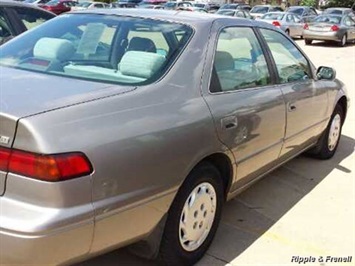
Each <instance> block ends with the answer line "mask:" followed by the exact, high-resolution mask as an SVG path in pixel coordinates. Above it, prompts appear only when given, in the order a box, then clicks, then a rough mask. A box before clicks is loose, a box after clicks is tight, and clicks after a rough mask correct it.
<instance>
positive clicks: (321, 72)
mask: <svg viewBox="0 0 355 266" xmlns="http://www.w3.org/2000/svg"><path fill="white" fill-rule="evenodd" d="M335 76H336V72H335V70H334V69H333V68H331V67H326V66H320V67H319V68H318V69H317V78H318V79H326V80H333V79H335Z"/></svg>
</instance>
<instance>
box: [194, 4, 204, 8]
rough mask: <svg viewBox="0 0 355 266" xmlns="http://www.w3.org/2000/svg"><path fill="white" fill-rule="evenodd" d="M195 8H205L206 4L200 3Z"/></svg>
mask: <svg viewBox="0 0 355 266" xmlns="http://www.w3.org/2000/svg"><path fill="white" fill-rule="evenodd" d="M194 6H195V7H199V8H205V6H206V5H205V4H199V3H196V4H194Z"/></svg>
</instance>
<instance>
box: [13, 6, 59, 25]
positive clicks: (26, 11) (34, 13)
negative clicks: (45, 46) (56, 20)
mask: <svg viewBox="0 0 355 266" xmlns="http://www.w3.org/2000/svg"><path fill="white" fill-rule="evenodd" d="M14 10H15V11H16V13H17V15H18V17H19V18H20V19H21V21H22V23H23V24H24V25H25V27H26V29H28V30H29V29H32V28H33V27H36V26H39V25H41V24H42V23H44V22H46V21H47V20H50V19H51V18H53V17H54V16H53V15H50V14H48V13H47V12H42V11H41V10H36V9H31V8H24V7H15V8H14Z"/></svg>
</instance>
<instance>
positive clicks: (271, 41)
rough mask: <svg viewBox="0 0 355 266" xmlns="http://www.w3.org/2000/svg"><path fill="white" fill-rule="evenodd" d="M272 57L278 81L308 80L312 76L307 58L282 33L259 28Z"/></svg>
mask: <svg viewBox="0 0 355 266" xmlns="http://www.w3.org/2000/svg"><path fill="white" fill-rule="evenodd" d="M261 33H262V34H263V36H264V38H265V40H266V42H267V44H268V46H269V48H270V51H271V54H272V56H273V58H274V61H275V64H276V68H277V72H278V76H279V81H280V83H289V82H296V81H304V80H308V79H310V78H311V77H312V75H311V69H310V67H309V64H308V61H307V59H306V58H305V57H304V55H303V54H302V53H301V52H300V51H299V50H298V49H297V47H296V46H295V45H294V44H293V43H292V42H291V41H290V40H289V39H288V38H286V37H285V36H284V35H282V34H281V33H279V32H276V31H273V30H266V29H261Z"/></svg>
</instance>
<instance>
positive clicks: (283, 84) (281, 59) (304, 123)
mask: <svg viewBox="0 0 355 266" xmlns="http://www.w3.org/2000/svg"><path fill="white" fill-rule="evenodd" d="M260 32H261V34H262V36H263V37H264V39H265V41H266V43H267V45H268V48H269V49H270V52H271V55H272V57H273V60H274V62H275V66H276V72H277V75H278V79H279V80H278V83H279V86H278V87H279V88H280V89H281V91H282V93H283V95H284V97H285V101H286V108H287V126H286V135H285V144H284V147H283V149H282V153H281V155H286V154H288V153H289V155H292V154H295V153H297V152H299V151H301V150H303V149H304V148H305V147H307V146H308V145H309V144H311V143H312V142H313V141H314V140H315V138H316V137H317V136H318V135H319V134H320V133H321V132H322V131H323V130H324V128H325V127H326V125H327V122H328V119H329V118H328V117H327V115H328V90H327V88H326V87H325V83H323V82H322V81H319V80H316V79H315V78H314V74H313V70H312V67H311V65H310V62H309V61H308V59H307V58H306V57H305V56H304V54H303V53H302V52H301V51H300V50H299V49H298V47H296V46H295V44H294V43H293V42H292V41H291V40H290V39H288V38H287V37H286V36H284V35H283V34H281V33H280V32H277V31H274V30H271V29H260Z"/></svg>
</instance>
